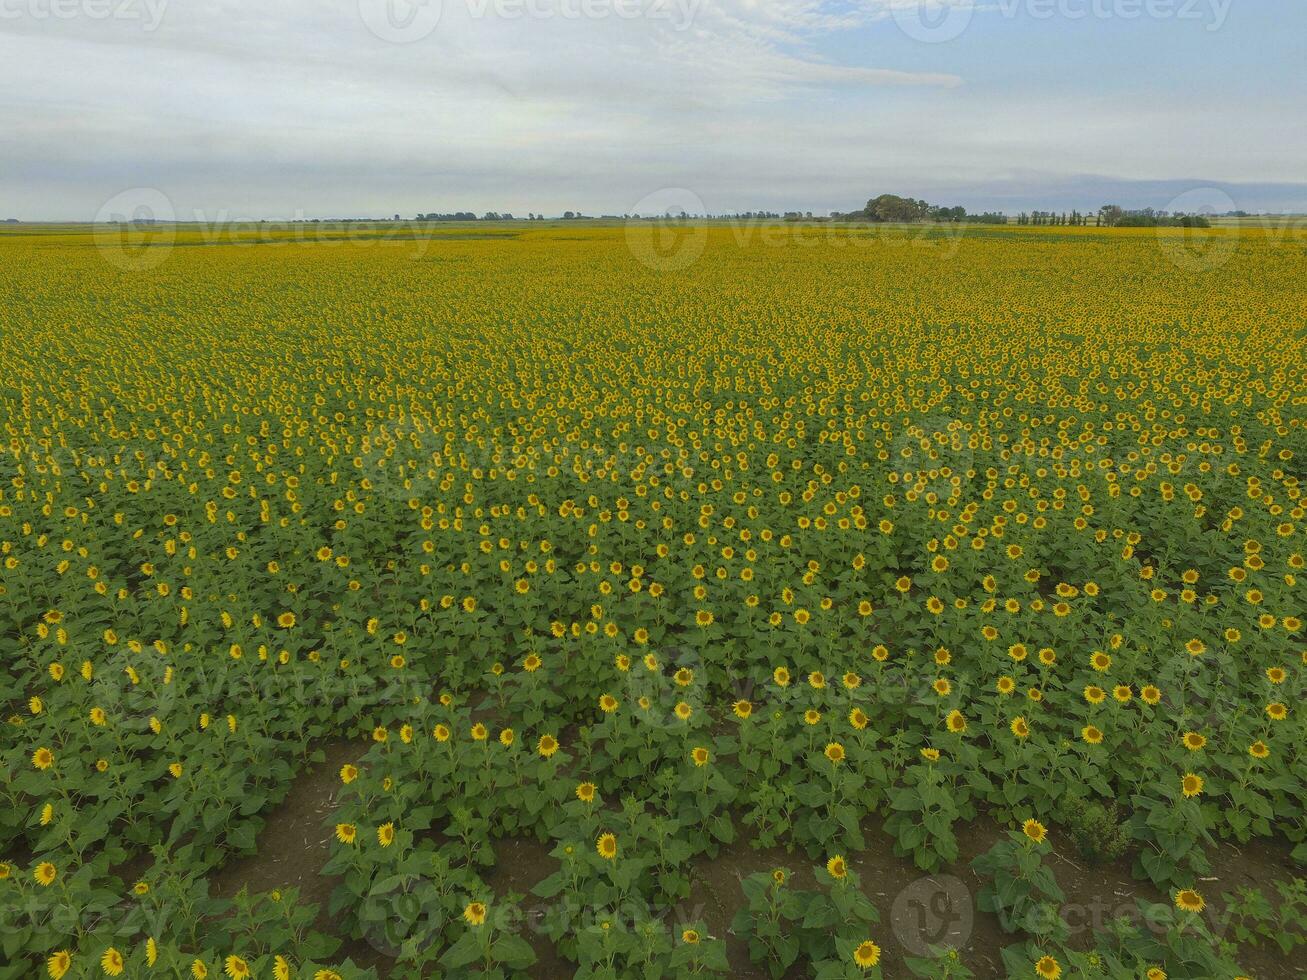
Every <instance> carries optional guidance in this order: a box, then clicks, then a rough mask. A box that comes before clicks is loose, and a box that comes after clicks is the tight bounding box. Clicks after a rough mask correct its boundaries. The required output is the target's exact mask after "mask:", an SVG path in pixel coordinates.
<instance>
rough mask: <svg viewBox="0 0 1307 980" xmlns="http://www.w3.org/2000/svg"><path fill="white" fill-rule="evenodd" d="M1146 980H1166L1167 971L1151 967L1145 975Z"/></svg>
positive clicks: (1158, 967)
mask: <svg viewBox="0 0 1307 980" xmlns="http://www.w3.org/2000/svg"><path fill="white" fill-rule="evenodd" d="M1144 980H1166V971H1165V970H1163V969H1162V968H1161V967H1160V966H1150V967H1149V968H1148V972H1147V973H1145V974H1144Z"/></svg>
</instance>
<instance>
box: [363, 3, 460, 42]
mask: <svg viewBox="0 0 1307 980" xmlns="http://www.w3.org/2000/svg"><path fill="white" fill-rule="evenodd" d="M443 12H444V8H443V5H442V2H441V0H359V17H360V18H361V19H362V20H363V23H364V24H366V25H367V28H368V30H370V31H371V32H372V33H373V34H375V35H376V36H377V37H378V38H380V39H381V40H383V41H387V42H389V43H391V44H413V43H414V42H416V41H421V40H422V39H423V38H426V37H430V36H431V33H432V32H433V31H434V30H435V29H436V28H437V27H438V26H439V25H440V16H441V14H442V13H443Z"/></svg>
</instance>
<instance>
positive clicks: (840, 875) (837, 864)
mask: <svg viewBox="0 0 1307 980" xmlns="http://www.w3.org/2000/svg"><path fill="white" fill-rule="evenodd" d="M826 873H827V874H829V875H830V876H831V877H832V878H834V879H835V880H836V881H843V880H844V879H845V878H846V877H848V874H849V866H848V865H847V864H845V863H844V857H843V856H842V855H840V854H836V855H835V856H834V857H833V858H831V859H830V860H829V861H827V862H826Z"/></svg>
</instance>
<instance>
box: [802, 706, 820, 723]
mask: <svg viewBox="0 0 1307 980" xmlns="http://www.w3.org/2000/svg"><path fill="white" fill-rule="evenodd" d="M819 721H821V712H820V711H818V710H817V709H816V708H809V709H808V710H807V711H805V712H804V713H803V723H804V724H805V725H815V724H817V722H819Z"/></svg>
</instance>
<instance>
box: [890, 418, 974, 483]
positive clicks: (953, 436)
mask: <svg viewBox="0 0 1307 980" xmlns="http://www.w3.org/2000/svg"><path fill="white" fill-rule="evenodd" d="M974 463H975V451H974V450H973V449H972V448H971V434H970V433H969V432H967V431H966V428H965V427H964V426H963V424H962V422H961V421H959V420H958V419H955V418H953V417H952V416H951V415H944V414H930V415H923V416H921V417H920V418H916V419H913V420H912V421H911V422H909V423H908V424H907V425H905V426H904V427H903V428H902V429H901V430H899V434H898V436H897V437H896V438H895V439H894V445H893V447H892V448H891V450H890V466H891V467H892V468H893V469H895V470H897V471H898V472H899V473H901V474H902V473H924V472H928V471H930V470H941V469H943V468H944V467H946V466H947V467H948V468H949V470H950V471H951V473H952V474H955V475H957V476H960V477H962V478H963V479H965V478H966V475H967V471H968V470H970V469H971V467H972V465H974Z"/></svg>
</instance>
